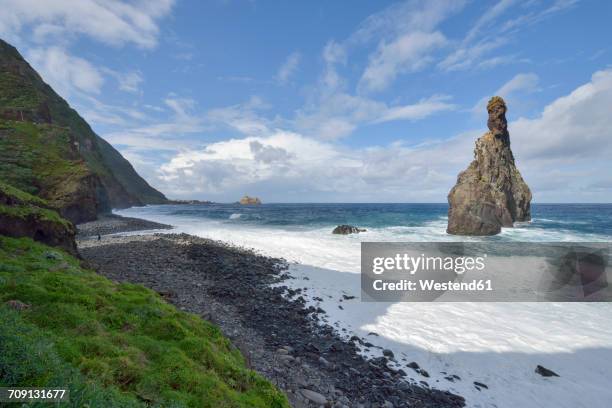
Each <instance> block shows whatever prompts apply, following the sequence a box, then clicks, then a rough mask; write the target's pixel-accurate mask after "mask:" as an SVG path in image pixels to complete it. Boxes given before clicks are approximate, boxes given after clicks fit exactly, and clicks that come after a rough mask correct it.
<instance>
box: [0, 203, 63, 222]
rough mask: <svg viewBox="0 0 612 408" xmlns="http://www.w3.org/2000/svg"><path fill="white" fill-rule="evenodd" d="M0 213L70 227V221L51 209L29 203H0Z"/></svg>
mask: <svg viewBox="0 0 612 408" xmlns="http://www.w3.org/2000/svg"><path fill="white" fill-rule="evenodd" d="M0 215H5V216H8V217H11V218H20V219H22V220H24V221H25V220H28V219H35V220H38V221H48V222H53V223H56V224H61V225H62V226H64V227H65V228H72V224H71V223H70V221H68V220H66V219H65V218H62V217H60V215H59V214H58V213H57V212H56V211H53V210H49V209H47V208H41V207H37V206H34V205H31V204H23V205H4V204H0Z"/></svg>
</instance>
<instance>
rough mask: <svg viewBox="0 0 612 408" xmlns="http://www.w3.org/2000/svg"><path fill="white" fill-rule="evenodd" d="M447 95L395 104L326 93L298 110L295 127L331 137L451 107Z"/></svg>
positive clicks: (326, 138) (322, 137)
mask: <svg viewBox="0 0 612 408" xmlns="http://www.w3.org/2000/svg"><path fill="white" fill-rule="evenodd" d="M449 100H450V96H448V95H433V96H431V97H429V98H424V99H421V100H420V101H418V102H417V103H414V104H408V105H392V106H389V105H387V104H386V103H384V102H379V101H375V100H373V99H369V98H366V97H363V96H353V95H349V94H347V93H344V92H335V93H332V94H329V95H327V94H324V95H322V96H321V98H320V99H318V100H317V102H316V105H315V106H313V107H312V108H311V109H309V108H306V109H302V110H300V111H298V112H297V115H296V119H295V121H294V122H295V126H296V127H297V129H299V130H300V131H301V132H303V133H305V134H306V135H308V136H314V137H317V138H320V139H325V140H331V139H338V138H341V137H345V136H347V135H349V134H350V133H351V132H353V130H355V128H357V126H358V125H360V124H368V123H381V122H390V121H395V120H412V121H414V120H420V119H424V118H426V117H429V116H431V115H434V114H436V113H439V112H443V111H448V110H452V109H454V108H455V105H453V104H451V103H449V102H448V101H449Z"/></svg>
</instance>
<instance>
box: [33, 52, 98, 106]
mask: <svg viewBox="0 0 612 408" xmlns="http://www.w3.org/2000/svg"><path fill="white" fill-rule="evenodd" d="M28 60H29V61H30V62H31V64H32V65H33V66H34V68H35V69H36V71H38V72H39V73H40V74H41V76H42V77H43V78H44V80H45V81H46V82H47V83H49V84H50V85H51V86H52V87H53V88H54V89H55V91H56V92H58V93H59V94H60V95H62V96H64V97H67V96H70V95H72V94H74V93H75V92H84V93H89V94H99V93H100V90H101V88H102V85H103V83H104V78H103V76H102V74H101V73H100V71H98V69H97V68H95V67H94V66H93V65H92V64H91V63H89V62H88V61H86V60H84V59H83V58H79V57H75V56H73V55H70V54H69V53H68V52H67V51H66V50H65V49H63V48H60V47H50V48H34V49H32V50H30V51H29V52H28Z"/></svg>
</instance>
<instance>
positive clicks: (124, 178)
mask: <svg viewBox="0 0 612 408" xmlns="http://www.w3.org/2000/svg"><path fill="white" fill-rule="evenodd" d="M0 179H4V180H5V181H7V182H9V183H10V184H12V185H14V186H16V187H18V188H20V189H22V190H24V191H26V192H28V193H31V194H36V195H39V196H41V197H43V198H45V199H47V200H48V201H49V202H50V204H52V205H53V206H54V207H56V208H58V209H59V210H60V212H61V214H62V215H63V216H65V217H66V218H68V219H70V220H71V221H73V222H75V223H78V222H82V221H88V220H92V219H95V218H96V214H99V213H102V212H107V211H109V210H110V209H111V208H125V207H130V206H133V205H144V204H160V203H164V202H166V197H164V195H163V194H162V193H160V192H159V191H157V190H155V189H154V188H152V187H151V186H149V184H147V182H146V181H145V180H144V179H142V178H141V177H140V176H139V175H138V174H137V173H136V171H135V170H134V168H133V167H132V166H131V164H130V163H129V162H128V161H127V160H125V159H124V158H123V157H122V156H121V154H120V153H119V152H117V151H116V150H115V149H114V148H113V147H112V146H111V145H110V144H108V143H107V142H106V141H104V140H103V139H101V138H100V137H99V136H98V135H96V134H95V133H94V132H93V130H92V129H91V127H90V126H89V125H88V124H87V122H85V120H84V119H83V118H81V117H80V116H79V114H78V113H77V112H76V111H75V110H73V109H72V108H71V107H70V106H69V105H68V103H67V102H66V101H65V100H64V99H62V98H61V97H60V96H59V95H58V94H57V93H55V91H53V89H52V88H51V87H50V86H49V85H47V84H46V83H45V82H44V81H43V80H42V78H41V77H40V76H39V75H38V73H36V71H35V70H34V69H33V68H32V67H31V66H30V65H29V64H28V63H27V62H26V61H25V60H24V59H23V57H22V56H21V55H20V54H19V52H18V51H17V50H16V49H15V48H14V47H12V46H11V45H9V44H7V43H6V42H4V41H2V40H0Z"/></svg>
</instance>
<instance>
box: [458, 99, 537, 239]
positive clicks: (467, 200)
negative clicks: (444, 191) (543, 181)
mask: <svg viewBox="0 0 612 408" xmlns="http://www.w3.org/2000/svg"><path fill="white" fill-rule="evenodd" d="M506 109H507V108H506V103H505V102H504V100H503V99H502V98H500V97H498V96H495V97H493V98H491V100H490V101H489V103H488V105H487V112H488V113H489V119H488V121H487V126H488V128H489V132H487V133H485V134H484V135H483V136H481V137H480V138H479V139H478V140H477V141H476V148H475V149H474V160H473V161H472V163H471V164H470V165H469V167H468V168H467V169H466V170H464V171H463V172H461V173H460V174H459V176H458V177H457V184H456V185H455V186H454V187H453V188H452V190H451V191H450V193H449V194H448V203H449V210H448V228H447V232H448V233H449V234H456V235H494V234H498V233H499V232H500V231H501V227H512V226H513V224H514V222H515V221H529V220H530V219H531V209H530V205H531V191H530V190H529V187H528V186H527V184H526V183H525V181H523V178H522V177H521V173H520V172H519V170H518V169H517V167H516V164H515V162H514V156H513V154H512V150H511V149H510V134H509V133H508V122H507V120H506Z"/></svg>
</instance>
